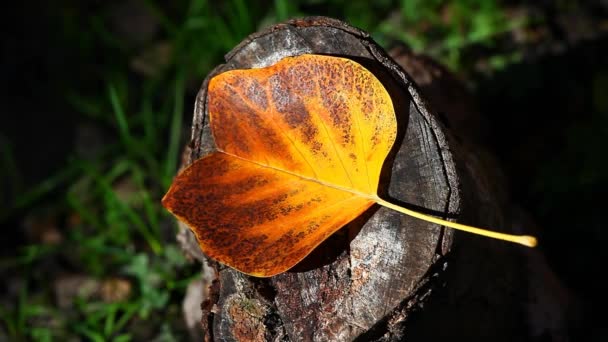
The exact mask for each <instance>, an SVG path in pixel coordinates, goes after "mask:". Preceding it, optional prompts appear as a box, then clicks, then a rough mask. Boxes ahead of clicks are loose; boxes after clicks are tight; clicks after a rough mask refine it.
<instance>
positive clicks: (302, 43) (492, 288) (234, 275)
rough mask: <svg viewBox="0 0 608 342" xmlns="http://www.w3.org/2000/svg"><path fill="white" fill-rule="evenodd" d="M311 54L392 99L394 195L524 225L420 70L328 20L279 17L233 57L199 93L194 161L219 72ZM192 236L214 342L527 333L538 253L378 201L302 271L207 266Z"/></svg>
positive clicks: (390, 188) (475, 218)
mask: <svg viewBox="0 0 608 342" xmlns="http://www.w3.org/2000/svg"><path fill="white" fill-rule="evenodd" d="M305 53H315V54H328V55H335V56H342V57H348V58H351V59H353V60H355V61H357V62H359V63H361V64H362V65H364V66H365V67H367V68H368V69H369V70H370V71H372V72H373V73H374V74H376V76H377V77H378V78H379V79H380V81H381V82H382V83H383V84H384V85H385V87H386V88H387V90H388V91H389V93H390V94H391V97H392V99H393V101H394V104H395V112H396V114H397V120H398V125H399V133H398V137H397V141H396V143H395V147H394V149H393V152H392V154H391V155H390V156H389V158H388V161H389V162H388V163H387V165H385V170H384V173H383V176H382V180H381V183H382V184H381V186H380V195H381V197H385V198H387V199H390V200H391V201H392V202H396V203H400V204H403V205H404V206H409V207H411V208H414V209H418V210H420V211H423V212H426V213H431V214H435V215H438V216H440V217H443V218H448V219H454V220H458V221H459V222H463V223H467V224H472V225H477V226H482V227H484V226H485V227H492V228H493V229H496V230H502V231H506V232H511V231H512V230H511V225H510V222H509V220H508V217H509V213H508V211H509V209H508V208H509V203H508V199H507V197H506V195H505V194H504V185H503V183H502V178H501V177H499V176H498V174H499V173H497V171H496V168H495V167H494V166H493V164H492V162H491V159H489V158H486V157H487V156H486V155H484V154H483V153H479V152H478V151H477V150H475V149H474V148H473V147H471V146H470V145H467V144H466V143H463V142H459V139H457V138H455V137H454V136H453V134H454V132H449V131H448V130H446V129H445V128H443V124H442V123H440V122H438V120H437V118H436V116H435V115H434V114H433V113H432V111H431V108H430V107H429V106H427V104H425V102H424V100H423V99H422V97H421V96H420V94H419V93H418V90H417V86H416V85H414V83H413V82H412V80H411V78H410V77H409V76H408V75H407V74H406V73H405V72H404V71H403V69H402V68H401V67H400V66H399V65H398V64H397V63H395V62H394V61H393V59H391V58H390V57H388V55H387V54H386V53H385V52H384V51H383V50H382V48H380V47H379V46H378V45H377V44H376V43H374V42H373V41H372V40H371V38H370V37H369V36H368V35H367V34H366V33H365V32H363V31H360V30H358V29H355V28H353V27H351V26H348V25H346V24H345V23H343V22H341V21H337V20H333V19H329V18H323V17H313V18H305V19H299V20H291V21H288V22H286V23H283V24H278V25H275V26H273V27H271V28H269V29H267V30H264V31H262V32H260V33H256V34H253V35H251V36H250V37H248V38H247V39H245V40H244V41H243V42H242V43H241V44H239V45H238V46H237V47H236V48H235V49H234V50H232V51H231V52H230V53H228V54H227V55H226V63H225V64H222V65H220V66H218V67H217V68H216V69H215V70H213V71H212V72H211V73H210V74H209V76H208V77H207V78H206V79H205V81H204V82H203V85H202V87H201V90H200V92H199V94H198V96H197V100H196V104H195V114H194V119H193V127H192V141H191V143H190V145H189V149H188V152H189V153H187V154H186V155H185V158H184V162H183V165H182V166H185V165H188V164H190V163H191V162H193V161H194V160H196V159H198V158H200V157H202V156H204V155H206V154H208V153H210V152H212V151H213V150H214V149H215V145H214V142H213V137H212V135H211V133H210V130H209V126H208V121H209V120H208V113H207V107H206V101H207V97H206V96H207V92H206V89H207V84H208V81H209V79H210V78H211V77H213V76H214V75H216V74H218V73H221V72H224V71H227V70H232V69H248V68H259V67H265V66H269V65H272V64H274V63H276V62H277V61H279V60H280V59H282V58H284V57H287V56H295V55H300V54H305ZM414 65H416V64H415V63H414ZM431 97H432V96H431ZM450 100H452V101H453V100H454V99H448V101H450ZM460 114H462V115H464V116H465V118H464V119H465V120H466V119H469V118H466V113H460ZM460 114H459V115H460ZM446 116H447V121H446V123H447V124H449V113H446ZM458 120H459V121H458V122H462V120H463V118H462V116H458ZM456 133H457V134H458V133H462V132H456ZM457 134H456V135H457ZM201 205H204V203H202V204H201ZM179 239H180V242H181V243H182V245H183V246H184V248H185V249H186V250H187V251H188V252H189V253H190V254H191V255H193V256H194V257H195V258H197V259H199V260H201V261H203V263H204V266H205V267H204V272H205V277H207V279H208V280H209V283H208V286H209V288H208V289H206V290H205V291H206V292H205V296H206V298H207V299H206V300H205V302H203V304H202V310H203V319H202V327H203V330H204V333H205V339H206V340H208V341H352V340H360V341H400V340H403V339H408V340H413V341H418V340H430V339H432V340H435V339H439V338H446V339H447V338H450V339H451V338H454V337H463V338H468V339H469V340H485V339H492V340H494V341H508V340H514V339H515V340H520V338H523V337H525V336H526V334H527V333H526V327H525V324H526V322H525V315H524V314H523V311H522V310H523V309H522V305H520V304H521V303H524V302H525V299H526V293H527V292H526V291H527V289H526V286H527V282H526V279H525V273H524V272H523V271H522V270H523V268H524V267H523V266H522V260H521V249H522V248H525V247H520V246H515V245H513V244H508V243H505V242H500V241H493V240H490V239H487V238H483V237H477V236H472V235H469V234H466V233H460V232H458V233H454V232H453V231H452V230H451V229H446V228H444V227H441V226H438V225H435V224H432V223H428V222H425V221H421V220H418V219H415V218H412V217H409V216H406V215H402V214H400V213H397V212H395V211H392V210H390V209H386V208H382V207H379V206H377V205H376V206H374V207H372V208H371V209H370V210H368V211H367V212H366V213H364V214H363V215H362V216H361V217H359V218H358V219H356V220H355V221H353V222H352V223H350V224H348V225H347V226H345V227H344V228H343V229H341V230H340V231H338V232H337V233H336V234H334V235H333V236H332V237H330V238H329V239H328V240H327V241H325V242H324V243H323V244H322V245H321V246H319V247H318V248H317V249H316V250H315V251H314V252H313V253H312V254H311V255H310V256H308V257H307V258H306V259H305V260H303V261H302V262H301V263H299V264H298V265H297V266H296V267H295V268H293V269H292V270H290V271H288V272H286V273H283V274H280V275H277V276H274V277H271V278H262V279H261V278H254V277H250V276H247V275H244V274H241V273H239V272H237V271H235V270H233V269H231V268H228V267H226V266H224V265H221V264H218V263H216V262H214V261H212V260H207V259H206V258H205V257H204V255H203V254H202V253H201V251H200V249H199V247H198V245H197V243H196V241H195V238H194V236H193V234H191V233H190V231H189V230H188V229H187V228H186V227H183V229H182V232H181V233H180V235H179ZM226 239H230V237H229V236H227V237H226ZM448 252H449V253H448ZM524 339H525V338H524Z"/></svg>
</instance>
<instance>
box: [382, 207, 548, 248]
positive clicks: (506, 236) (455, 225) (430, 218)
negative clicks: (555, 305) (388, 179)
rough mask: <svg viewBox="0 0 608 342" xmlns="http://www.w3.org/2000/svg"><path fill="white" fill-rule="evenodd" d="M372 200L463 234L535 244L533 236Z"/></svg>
mask: <svg viewBox="0 0 608 342" xmlns="http://www.w3.org/2000/svg"><path fill="white" fill-rule="evenodd" d="M374 200H375V201H376V203H378V204H380V205H381V206H383V207H387V208H389V209H393V210H395V211H398V212H400V213H403V214H406V215H409V216H412V217H415V218H418V219H421V220H424V221H428V222H432V223H436V224H440V225H442V226H446V227H450V228H453V229H458V230H462V231H465V232H469V233H473V234H477V235H482V236H486V237H490V238H493V239H498V240H504V241H509V242H514V243H518V244H521V245H524V246H528V247H535V246H536V244H537V241H536V238H535V237H534V236H529V235H511V234H505V233H499V232H494V231H491V230H487V229H482V228H476V227H471V226H467V225H465V224H460V223H456V222H450V221H446V220H442V219H440V218H437V217H434V216H430V215H425V214H422V213H419V212H417V211H413V210H410V209H406V208H403V207H400V206H398V205H396V204H393V203H391V202H387V201H385V200H383V199H381V198H376V199H374Z"/></svg>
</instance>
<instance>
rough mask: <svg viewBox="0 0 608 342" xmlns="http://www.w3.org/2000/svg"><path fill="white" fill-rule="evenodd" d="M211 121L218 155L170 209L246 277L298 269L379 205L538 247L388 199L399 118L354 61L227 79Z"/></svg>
mask: <svg viewBox="0 0 608 342" xmlns="http://www.w3.org/2000/svg"><path fill="white" fill-rule="evenodd" d="M208 111H209V118H210V126H211V131H212V134H213V137H214V139H215V144H216V146H217V152H214V153H211V154H209V155H207V156H205V157H203V158H201V159H199V160H196V161H195V162H194V163H193V164H192V165H190V166H189V167H187V168H186V169H185V170H183V171H182V172H181V173H180V174H179V175H178V176H177V177H176V178H175V180H174V182H173V184H172V186H171V188H170V189H169V191H168V192H167V194H166V195H165V197H164V198H163V205H164V206H165V207H166V208H167V209H168V210H169V211H170V212H172V213H173V214H174V215H175V216H176V217H177V218H178V219H179V220H181V221H182V222H184V223H186V224H187V225H188V226H189V227H190V228H191V229H192V231H193V232H194V234H195V235H196V237H197V239H198V242H199V244H200V247H201V249H202V250H203V251H204V252H205V253H206V254H207V255H208V256H209V257H211V258H213V259H215V260H217V261H219V262H221V263H224V264H226V265H228V266H230V267H233V268H235V269H237V270H239V271H241V272H244V273H247V274H250V275H254V276H259V277H268V276H272V275H275V274H278V273H281V272H284V271H286V270H288V269H289V268H291V267H293V266H294V265H295V264H297V263H298V262H299V261H300V260H302V259H303V258H304V257H306V256H307V255H308V254H309V253H310V252H311V251H312V250H314V249H315V247H317V246H318V245H319V244H320V243H321V242H323V241H324V240H325V239H327V238H328V237H329V236H330V235H332V234H333V233H334V232H336V231H337V230H338V229H340V228H341V227H343V226H344V225H345V224H347V223H349V222H350V221H352V220H353V219H355V218H356V217H358V216H359V215H361V213H363V212H364V211H365V210H366V209H368V208H369V207H370V206H371V205H373V204H374V203H378V204H380V205H383V206H386V207H389V208H392V209H395V210H397V211H400V212H402V213H406V214H408V215H412V216H415V217H418V218H421V219H424V220H427V221H431V222H435V223H438V224H441V225H446V226H450V227H452V228H457V229H463V230H467V231H472V232H474V233H478V234H482V235H486V236H491V237H495V238H500V239H506V240H509V241H513V242H518V243H522V244H527V245H531V244H535V241H532V239H533V238H532V237H527V236H523V237H522V236H511V235H507V234H501V233H495V232H491V231H486V230H483V229H479V228H473V227H469V226H464V225H460V224H457V223H453V222H448V221H444V220H441V219H438V218H435V217H432V216H427V215H423V214H420V213H417V212H413V211H410V210H408V209H405V208H401V207H399V206H396V205H394V204H392V203H389V202H387V201H385V200H383V199H381V198H379V197H378V195H377V189H378V183H379V181H380V170H381V168H382V166H383V164H384V161H385V159H386V157H387V155H388V153H389V151H390V149H391V147H392V145H393V143H394V141H395V137H396V133H397V123H396V118H395V112H394V109H393V104H392V101H391V98H390V96H389V94H388V92H387V91H386V89H385V88H384V86H383V85H382V84H381V83H380V81H379V80H378V79H377V78H376V77H375V76H374V75H373V74H372V73H371V72H369V71H368V70H367V69H365V68H364V67H363V66H361V65H360V64H358V63H356V62H354V61H352V60H349V59H345V58H339V57H330V56H322V55H301V56H297V57H288V58H284V59H282V60H281V61H279V62H278V63H276V64H274V65H272V66H269V67H267V68H261V69H248V70H231V71H228V72H225V73H222V74H219V75H217V76H215V77H214V78H212V79H211V81H210V82H209V87H208Z"/></svg>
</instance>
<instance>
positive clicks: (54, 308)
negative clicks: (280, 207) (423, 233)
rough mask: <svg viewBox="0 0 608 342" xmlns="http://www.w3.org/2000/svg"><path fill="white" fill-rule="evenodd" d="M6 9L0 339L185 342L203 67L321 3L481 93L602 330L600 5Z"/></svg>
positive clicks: (508, 157) (502, 154)
mask: <svg viewBox="0 0 608 342" xmlns="http://www.w3.org/2000/svg"><path fill="white" fill-rule="evenodd" d="M11 7H12V8H9V9H5V10H4V11H3V13H2V15H1V17H2V28H3V29H2V31H1V32H0V36H1V43H0V44H1V45H0V46H1V54H0V74H1V75H2V86H1V87H2V88H0V106H1V107H0V108H1V113H2V114H1V117H0V189H1V190H2V191H1V192H0V224H1V226H2V234H3V236H2V238H1V239H0V246H1V249H0V258H1V259H0V275H1V276H2V279H3V282H2V284H0V288H1V290H0V340H3V339H4V338H5V337H6V338H8V339H9V340H18V339H34V340H45V339H48V338H51V337H54V338H56V339H60V340H62V339H65V338H68V337H79V338H84V339H101V340H103V339H118V340H121V339H123V340H127V339H129V338H131V339H135V340H142V339H143V340H150V339H152V338H161V337H162V338H173V339H178V340H179V339H181V337H183V336H186V334H187V329H186V327H185V325H184V323H183V322H182V320H181V312H180V310H181V307H180V305H181V298H182V297H183V295H184V291H185V289H186V286H187V284H188V282H189V281H190V280H192V279H193V278H194V277H195V275H196V274H197V272H198V269H197V267H196V266H195V265H193V264H191V263H189V262H188V261H187V260H185V259H184V257H183V256H182V255H181V253H180V251H179V249H178V248H177V247H176V246H177V244H176V242H175V240H174V233H175V226H174V223H173V221H172V220H171V219H170V218H169V216H168V215H167V214H166V213H165V212H164V210H162V209H161V208H160V205H159V200H160V198H161V196H162V194H163V190H164V189H166V188H167V186H168V184H169V183H170V181H171V177H172V176H173V174H174V173H175V171H176V166H177V164H178V159H179V158H178V157H179V153H180V150H181V146H182V145H183V144H184V143H185V141H186V137H187V136H188V129H189V127H188V126H189V122H190V119H191V113H192V104H193V101H194V96H195V95H196V92H197V90H198V87H199V85H200V82H201V81H202V80H203V78H204V77H205V75H206V73H207V72H208V71H209V70H210V69H211V68H212V67H213V66H214V65H216V64H218V63H220V62H221V58H222V55H223V54H224V53H226V52H227V51H229V50H230V49H231V48H232V47H233V46H234V45H236V44H237V43H238V42H239V41H240V40H241V39H242V38H244V37H245V36H246V35H248V34H250V33H252V32H255V31H257V30H258V29H259V28H261V27H264V26H267V25H269V24H272V23H274V22H278V21H281V20H284V19H287V18H289V17H293V16H302V15H313V14H314V15H328V16H333V17H336V18H339V19H344V20H347V21H348V22H350V23H351V24H353V25H355V26H358V27H361V28H363V29H365V30H367V31H369V32H371V33H372V35H373V36H374V38H375V39H377V40H378V41H379V42H380V43H381V44H382V45H384V46H385V47H387V48H388V47H390V46H392V45H394V44H396V43H406V44H408V45H409V46H410V47H412V48H413V49H414V50H415V51H417V52H421V53H425V54H428V55H430V56H431V57H433V58H435V59H436V60H438V61H439V62H441V63H443V64H444V65H446V66H448V68H449V69H450V70H451V71H452V72H454V73H455V74H456V75H457V76H458V77H460V78H461V79H462V80H464V81H465V83H466V84H467V85H468V86H469V87H470V89H471V90H472V91H473V93H474V96H475V99H476V100H477V102H478V104H479V107H480V109H481V112H482V115H483V117H484V119H485V120H487V123H488V125H487V126H486V127H485V128H484V130H485V131H484V132H482V134H481V135H482V136H484V137H485V138H484V141H483V142H484V144H485V145H486V146H487V147H489V148H490V149H491V150H492V151H493V152H495V153H496V155H497V156H498V158H499V160H500V161H501V164H502V166H503V168H504V171H505V173H506V174H507V176H508V178H509V184H510V189H511V192H512V195H513V199H514V201H515V202H517V203H518V204H520V205H521V206H522V207H523V208H524V209H525V210H526V211H527V212H528V213H529V214H530V215H531V217H532V218H533V219H534V220H535V222H536V223H537V224H538V226H539V230H540V232H539V238H540V243H541V245H540V248H541V250H542V251H543V252H544V253H545V255H546V256H547V258H548V261H549V264H550V266H551V267H552V269H553V270H554V271H555V272H556V274H557V275H558V277H559V279H560V281H562V282H563V284H564V285H565V286H566V287H567V288H568V289H569V290H570V291H571V295H572V296H573V298H575V299H576V303H578V304H579V305H580V314H579V315H578V316H577V317H576V318H573V321H572V322H570V324H571V328H570V330H571V336H572V338H573V340H578V339H580V338H583V337H586V338H594V339H597V340H599V339H605V338H606V337H608V332H607V331H606V327H605V324H603V323H602V321H601V320H600V318H599V317H600V315H601V313H602V308H603V305H604V303H605V299H604V298H603V297H604V296H603V293H604V289H605V284H604V280H603V274H602V272H603V270H604V269H605V266H604V258H603V255H604V253H602V252H603V250H602V249H603V244H604V243H605V241H606V233H605V232H604V231H603V230H602V228H603V225H604V223H603V220H602V218H603V215H604V213H605V211H606V209H605V208H604V206H605V204H604V203H605V201H604V196H605V194H606V193H608V192H607V191H606V190H608V189H607V188H608V162H607V160H608V158H607V154H606V152H605V147H606V144H605V142H604V139H605V138H606V137H607V136H608V35H607V33H608V3H606V1H539V2H536V1H529V2H526V1H504V2H499V1H487V2H484V4H482V5H480V4H477V2H476V1H465V0H462V1H426V2H425V1H405V0H404V1H386V0H385V1H378V2H375V3H374V4H368V3H367V2H365V1H341V0H334V1H327V2H322V1H305V0H302V1H291V2H288V1H274V2H270V1H267V2H266V1H260V2H246V1H236V0H235V1H227V2H225V3H222V4H219V2H218V4H216V3H207V2H206V1H189V2H188V1H177V2H172V4H170V5H168V4H164V3H161V2H160V1H152V0H150V1H143V0H142V1H125V2H123V1H75V0H74V1H68V0H61V1H53V2H38V3H36V2H33V3H28V4H21V5H16V4H15V3H13V4H12V6H11Z"/></svg>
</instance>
